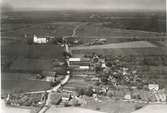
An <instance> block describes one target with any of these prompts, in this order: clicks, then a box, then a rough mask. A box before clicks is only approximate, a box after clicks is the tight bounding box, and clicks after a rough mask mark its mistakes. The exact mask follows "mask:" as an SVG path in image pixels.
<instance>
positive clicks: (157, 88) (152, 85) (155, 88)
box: [148, 84, 159, 91]
mask: <svg viewBox="0 0 167 113" xmlns="http://www.w3.org/2000/svg"><path fill="white" fill-rule="evenodd" d="M148 89H149V90H150V91H158V90H159V85H158V84H149V85H148Z"/></svg>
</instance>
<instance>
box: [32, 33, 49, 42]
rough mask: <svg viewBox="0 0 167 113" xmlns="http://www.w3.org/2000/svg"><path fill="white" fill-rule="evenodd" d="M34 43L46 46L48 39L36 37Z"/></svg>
mask: <svg viewBox="0 0 167 113" xmlns="http://www.w3.org/2000/svg"><path fill="white" fill-rule="evenodd" d="M33 42H34V43H36V44H46V43H47V42H48V39H47V38H46V37H45V38H44V37H37V36H36V35H34V37H33Z"/></svg>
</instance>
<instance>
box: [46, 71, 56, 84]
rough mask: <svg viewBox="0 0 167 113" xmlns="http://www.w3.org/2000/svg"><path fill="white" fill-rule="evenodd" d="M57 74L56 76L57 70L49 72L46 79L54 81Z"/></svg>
mask: <svg viewBox="0 0 167 113" xmlns="http://www.w3.org/2000/svg"><path fill="white" fill-rule="evenodd" d="M55 76H56V72H48V74H47V76H46V81H48V82H54V81H55Z"/></svg>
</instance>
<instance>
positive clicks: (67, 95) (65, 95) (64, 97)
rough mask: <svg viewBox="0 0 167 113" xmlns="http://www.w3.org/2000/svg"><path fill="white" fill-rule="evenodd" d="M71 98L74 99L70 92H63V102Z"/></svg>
mask: <svg viewBox="0 0 167 113" xmlns="http://www.w3.org/2000/svg"><path fill="white" fill-rule="evenodd" d="M71 99H72V96H71V94H70V93H68V92H63V93H62V102H67V101H70V100H71Z"/></svg>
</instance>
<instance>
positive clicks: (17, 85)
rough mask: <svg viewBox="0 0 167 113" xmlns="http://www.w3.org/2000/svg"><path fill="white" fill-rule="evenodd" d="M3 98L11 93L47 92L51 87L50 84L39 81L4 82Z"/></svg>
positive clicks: (2, 82) (19, 80)
mask: <svg viewBox="0 0 167 113" xmlns="http://www.w3.org/2000/svg"><path fill="white" fill-rule="evenodd" d="M1 84H2V90H1V91H2V96H5V95H7V94H10V93H25V92H31V91H45V90H48V89H49V88H50V87H51V86H50V83H49V82H44V81H38V80H26V79H18V80H2V81H1Z"/></svg>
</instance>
